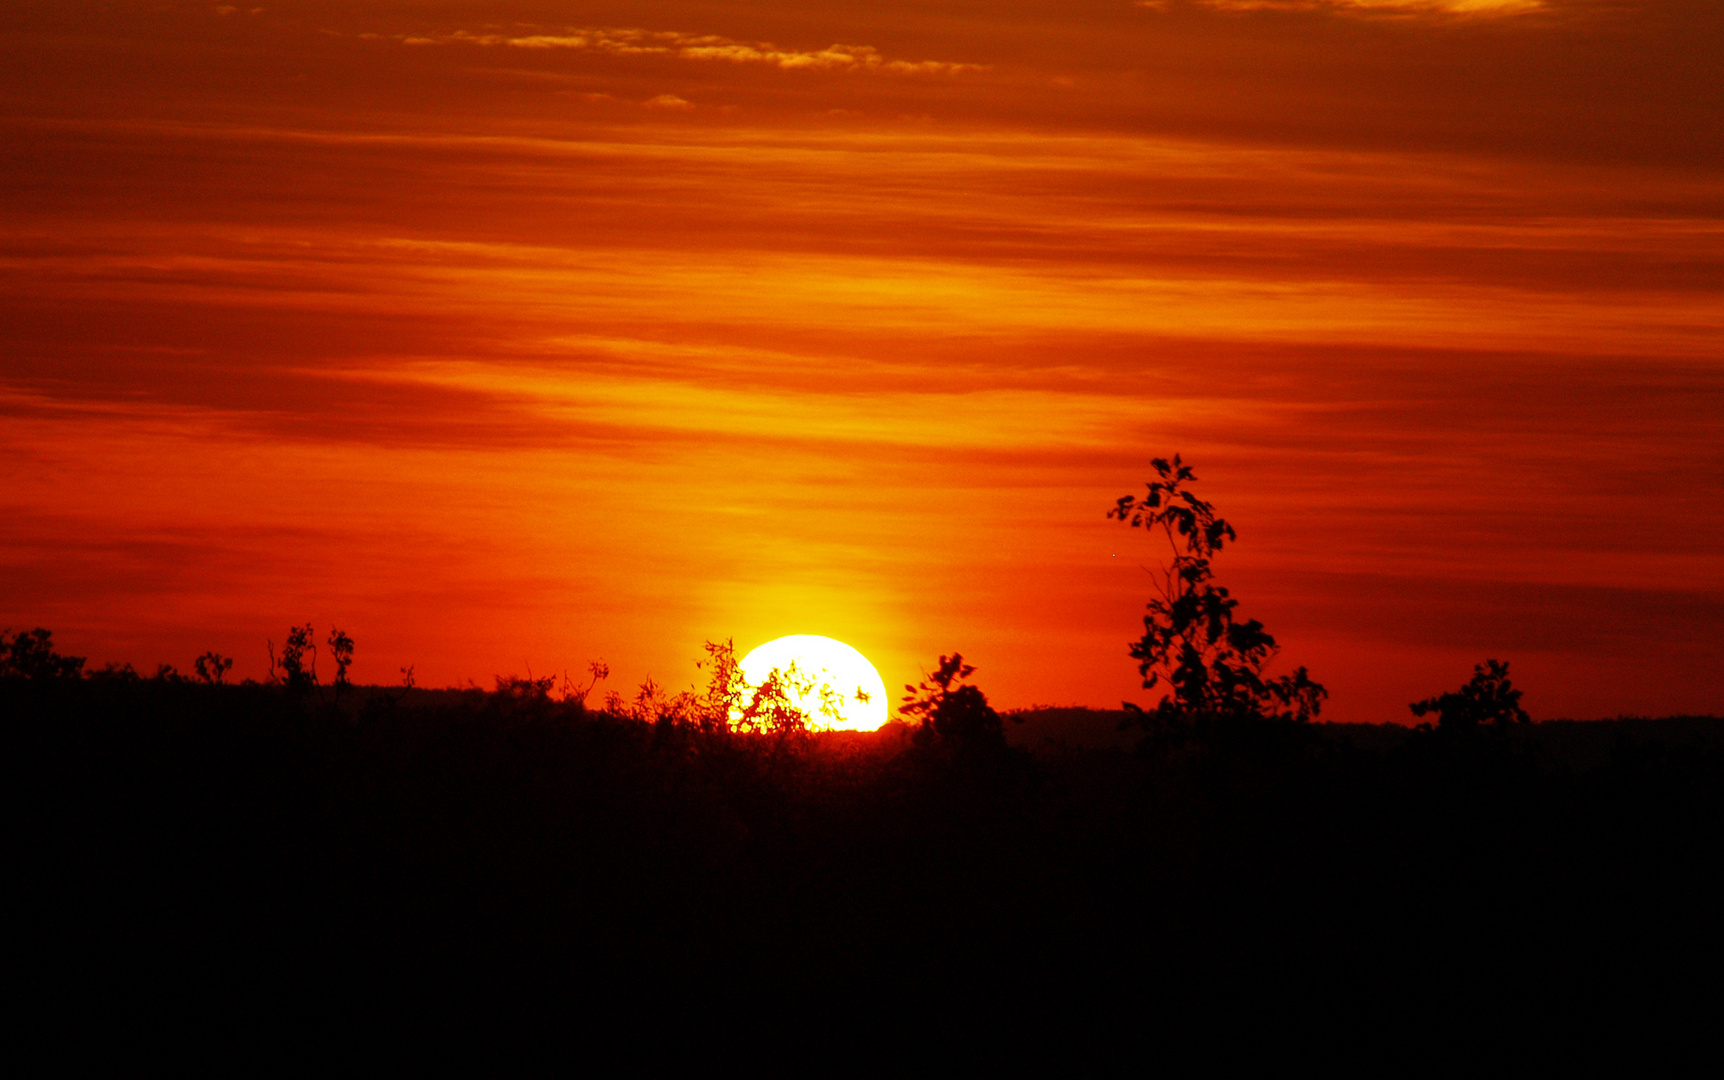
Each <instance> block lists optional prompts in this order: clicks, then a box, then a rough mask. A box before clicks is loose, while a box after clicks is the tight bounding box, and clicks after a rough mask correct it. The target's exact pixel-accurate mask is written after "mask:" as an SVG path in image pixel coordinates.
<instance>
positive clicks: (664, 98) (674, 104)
mask: <svg viewBox="0 0 1724 1080" xmlns="http://www.w3.org/2000/svg"><path fill="white" fill-rule="evenodd" d="M646 106H647V108H649V109H692V108H694V106H693V105H692V104H690V103H689V102H688V101H687V100H686V99H684V98H679V97H677V96H676V95H675V94H660V95H659V96H657V97H655V98H651V99H650V100H648V101H647V103H646Z"/></svg>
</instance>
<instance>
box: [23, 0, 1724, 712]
mask: <svg viewBox="0 0 1724 1080" xmlns="http://www.w3.org/2000/svg"><path fill="white" fill-rule="evenodd" d="M0 49H3V50H4V53H3V56H0V136H3V137H4V140H5V147H6V150H5V152H4V153H3V154H0V195H3V196H4V197H3V198H0V343H3V346H4V348H3V351H0V449H3V451H4V456H3V457H0V625H9V626H12V627H13V628H21V627H30V626H36V625H44V626H48V627H50V628H52V629H54V630H55V631H56V635H57V639H58V640H60V642H61V643H62V645H63V647H66V648H69V649H70V650H71V651H74V652H78V653H84V654H88V655H89V656H90V657H92V659H93V660H95V661H96V662H98V663H100V662H102V661H107V660H128V661H131V662H133V663H135V664H137V665H138V666H139V667H140V668H143V669H147V670H153V667H154V664H155V663H157V662H158V661H166V662H170V663H174V664H177V665H179V666H180V667H181V668H182V669H185V668H189V667H190V663H191V659H192V657H194V656H195V655H197V654H198V653H200V652H202V651H203V650H205V649H208V648H216V649H218V650H220V651H223V652H226V653H229V654H232V655H234V656H236V657H238V665H237V667H236V674H240V675H250V676H253V677H261V676H262V675H263V674H264V668H265V663H266V653H265V647H264V642H265V640H266V639H267V638H271V637H273V638H274V639H275V640H276V641H277V642H279V641H280V640H281V638H282V636H283V633H284V631H285V629H286V627H287V625H288V624H289V623H290V622H303V621H307V620H309V621H312V622H314V623H316V624H317V625H318V627H319V629H320V632H323V631H327V628H328V626H329V625H330V624H331V623H335V624H338V625H340V626H342V627H343V628H344V629H346V630H347V631H348V632H349V633H351V634H352V635H353V637H354V638H356V639H357V641H358V643H359V648H358V654H357V660H356V665H355V674H356V676H357V677H358V678H359V679H362V680H367V681H381V682H391V681H394V680H395V679H396V678H397V671H398V669H399V668H400V667H401V666H403V665H406V664H409V663H411V664H415V665H417V674H418V678H419V681H420V682H421V684H428V685H439V684H447V683H453V682H460V681H463V680H466V679H468V678H472V679H474V680H477V681H479V682H480V683H481V684H488V683H489V680H490V677H491V676H492V675H494V674H499V673H521V672H524V671H526V670H527V669H528V667H529V666H530V667H531V670H532V671H533V672H535V673H541V674H542V673H548V672H560V671H561V670H562V669H563V668H565V667H567V668H569V669H570V670H571V671H577V670H579V669H581V668H583V667H584V666H585V662H586V661H587V660H588V659H590V658H598V657H603V658H605V659H607V660H608V661H610V663H611V665H612V668H613V670H614V671H615V672H616V676H615V678H614V682H615V683H617V684H618V686H619V687H620V688H623V689H625V690H626V689H628V688H629V687H631V686H632V685H633V684H634V683H635V682H638V681H639V680H640V679H641V678H643V677H645V676H647V675H649V674H650V675H652V676H653V677H655V678H657V679H658V680H659V681H661V682H664V683H667V684H669V685H671V686H672V687H673V688H674V687H677V686H682V685H687V684H688V683H689V682H691V681H693V680H694V679H695V678H696V672H695V670H694V668H693V661H694V659H695V658H696V657H697V656H699V655H700V651H701V650H700V645H701V642H702V641H704V640H705V639H707V638H721V637H726V636H733V637H734V638H735V639H736V641H737V644H738V645H739V646H741V647H743V648H747V647H750V646H752V645H754V644H757V643H759V642H760V641H763V640H765V639H767V638H770V637H776V636H778V635H780V634H787V633H820V634H828V635H831V636H834V637H838V638H841V639H843V640H845V641H848V642H850V643H851V644H853V645H855V646H856V647H858V648H859V649H861V650H862V651H863V652H864V653H866V654H867V655H869V656H870V657H871V658H873V659H874V661H875V662H876V664H877V665H878V666H879V667H880V668H881V669H882V673H883V674H884V676H885V678H886V681H887V683H888V685H895V684H900V683H903V682H905V681H910V680H913V679H914V678H916V677H917V675H918V674H919V671H920V670H921V669H924V668H927V667H929V666H931V665H932V664H933V662H934V660H935V658H936V657H937V655H938V654H940V653H942V652H950V651H951V650H953V649H958V650H961V651H962V652H963V653H964V654H965V656H966V658H968V659H970V660H972V661H973V662H974V663H976V664H977V666H978V668H979V670H978V675H977V679H978V681H979V683H980V684H981V685H982V687H983V688H984V689H985V690H987V691H988V692H989V694H990V696H991V697H992V698H993V699H994V700H995V702H996V703H998V704H1000V705H1004V706H1017V705H1027V704H1031V703H1036V702H1041V703H1056V704H1070V703H1083V704H1091V705H1097V706H1109V707H1115V706H1117V704H1118V702H1119V701H1120V700H1121V699H1122V698H1125V697H1132V698H1134V699H1135V700H1140V701H1147V697H1146V695H1145V694H1144V693H1143V692H1141V691H1139V690H1138V689H1137V677H1136V673H1135V670H1134V667H1133V664H1132V662H1131V661H1130V660H1129V659H1128V658H1127V656H1126V652H1125V649H1126V642H1127V641H1128V640H1130V639H1133V638H1135V637H1136V636H1137V633H1138V632H1139V629H1140V628H1139V624H1138V619H1139V617H1140V615H1141V611H1142V604H1143V602H1144V601H1145V600H1146V599H1147V598H1148V596H1149V595H1150V592H1149V590H1150V585H1149V579H1148V577H1147V575H1146V574H1145V573H1144V572H1143V570H1142V569H1141V567H1142V566H1143V565H1144V564H1146V563H1148V562H1150V561H1151V560H1152V559H1153V558H1154V555H1155V552H1154V550H1153V549H1152V548H1151V547H1149V545H1148V543H1147V539H1146V538H1145V537H1143V536H1142V535H1141V534H1138V535H1133V534H1132V533H1130V532H1128V531H1127V530H1125V529H1124V528H1122V527H1121V526H1120V525H1119V524H1118V523H1116V522H1110V521H1107V520H1106V519H1105V518H1104V516H1103V515H1104V513H1105V511H1106V510H1107V508H1108V507H1109V506H1111V505H1112V503H1113V501H1114V499H1116V498H1117V497H1118V496H1120V495H1123V494H1127V493H1132V492H1135V491H1138V490H1141V484H1142V482H1143V481H1144V480H1145V479H1146V478H1147V476H1148V474H1149V464H1148V462H1149V459H1150V458H1152V457H1155V456H1158V455H1170V454H1172V453H1173V452H1175V451H1178V452H1180V453H1183V454H1184V455H1185V456H1186V457H1187V459H1189V460H1191V461H1193V462H1194V463H1195V464H1196V465H1197V470H1198V475H1199V476H1200V477H1201V478H1202V480H1203V483H1202V485H1201V486H1200V488H1199V490H1200V491H1201V490H1204V489H1207V491H1208V494H1209V497H1210V498H1212V499H1213V500H1214V501H1215V502H1216V504H1217V505H1218V507H1219V509H1220V510H1221V512H1222V513H1223V514H1224V515H1225V516H1226V517H1228V518H1229V519H1230V520H1231V521H1232V522H1233V523H1234V524H1235V526H1236V527H1237V528H1238V530H1239V534H1240V541H1239V544H1238V545H1237V547H1236V548H1232V549H1230V550H1229V551H1228V552H1226V553H1225V554H1224V555H1223V556H1222V559H1221V561H1220V562H1219V563H1218V570H1219V574H1220V577H1221V579H1222V581H1223V583H1224V584H1228V585H1230V586H1232V587H1233V589H1234V590H1235V593H1236V595H1238V596H1240V597H1241V598H1242V600H1243V604H1242V613H1243V614H1245V615H1248V616H1254V617H1257V618H1261V619H1262V620H1263V621H1264V622H1265V623H1266V624H1267V625H1268V627H1269V629H1270V630H1271V631H1272V632H1274V633H1275V634H1276V635H1277V636H1278V638H1279V639H1280V640H1281V642H1282V644H1283V646H1284V651H1283V654H1282V658H1281V660H1280V661H1279V663H1280V665H1281V667H1282V668H1283V669H1284V668H1285V667H1288V666H1291V665H1293V664H1300V663H1303V664H1306V665H1308V666H1309V667H1310V668H1311V670H1312V674H1313V675H1314V677H1316V678H1317V679H1319V680H1320V681H1322V682H1325V683H1326V684H1327V685H1328V686H1329V688H1330V690H1331V693H1332V698H1331V702H1330V705H1329V708H1328V709H1327V710H1326V712H1325V716H1329V717H1333V718H1336V719H1348V720H1381V719H1400V720H1405V719H1408V716H1407V713H1406V709H1405V703H1406V702H1407V701H1409V700H1412V699H1414V698H1417V697H1423V696H1426V695H1428V694H1431V693H1434V692H1437V691H1440V690H1443V689H1449V688H1452V687H1454V686H1456V685H1458V684H1459V683H1461V682H1463V681H1465V679H1466V677H1467V676H1468V675H1469V674H1470V671H1471V665H1472V664H1473V663H1475V662H1476V661H1478V660H1481V659H1483V658H1484V657H1486V656H1493V657H1500V658H1504V659H1507V660H1509V661H1510V662H1511V663H1512V665H1513V672H1514V674H1515V675H1516V676H1517V682H1518V683H1519V684H1520V685H1522V686H1523V687H1524V688H1525V689H1526V690H1527V698H1526V704H1527V705H1528V707H1529V708H1530V709H1531V711H1532V712H1533V713H1534V715H1535V716H1539V717H1548V716H1563V715H1568V716H1596V715H1606V714H1613V713H1616V712H1620V711H1637V712H1651V713H1658V712H1672V711H1683V710H1688V711H1711V712H1716V711H1720V710H1721V709H1724V635H1721V633H1720V631H1721V630H1724V14H1721V9H1720V6H1719V5H1718V4H1717V3H1716V2H1715V0H1672V2H1645V3H1639V2H1634V0H1622V2H1616V0H1609V2H1606V0H1581V2H1568V0H1547V2H1544V3H1532V2H1527V3H1518V2H1517V3H1496V2H1488V0H1440V2H1439V0H1432V2H1428V3H1421V2H1389V0H1347V2H1343V0H1309V2H1305V0H1286V2H1281V0H1273V2H1255V0H1252V2H1233V0H1217V2H1211V3H1203V2H1186V0H1167V2H1166V3H1162V4H1154V3H1138V4H1133V3H1129V2H1108V3H1099V2H1096V3H1087V2H1072V0H1061V2H1059V3H1052V2H1049V3H1018V4H990V3H982V2H975V0H966V2H959V0H935V2H927V0H919V2H916V3H902V4H900V3H889V2H888V3H880V2H870V3H867V4H855V5H853V6H852V7H851V9H850V10H848V11H842V10H838V9H836V8H835V6H833V5H807V4H789V3H783V2H775V3H756V4H721V3H676V2H670V3H653V4H641V3H609V4H582V3H567V2H564V3H555V4H552V3H543V2H536V0H499V2H493V3H468V2H447V3H443V2H430V0H424V2H398V3H383V2H367V3H358V2H355V0H328V2H292V0H287V2H276V0H264V3H263V6H261V7H252V6H236V7H229V6H225V5H222V6H212V5H209V4H193V3H180V2H171V0H168V2H149V3H127V2H120V0H114V2H104V3H65V2H55V3H39V2H36V0H22V2H20V0H13V2H12V3H10V4H8V15H7V18H6V20H5V24H4V26H3V27H0Z"/></svg>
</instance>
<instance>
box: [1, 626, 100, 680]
mask: <svg viewBox="0 0 1724 1080" xmlns="http://www.w3.org/2000/svg"><path fill="white" fill-rule="evenodd" d="M83 671H84V658H83V657H82V656H61V655H60V654H59V653H57V652H55V651H54V634H53V631H51V630H44V629H42V628H41V627H40V626H38V627H37V628H36V629H34V630H21V631H19V632H18V633H16V634H10V632H9V631H0V678H13V679H76V678H77V677H78V676H79V675H81V674H82V673H83Z"/></svg>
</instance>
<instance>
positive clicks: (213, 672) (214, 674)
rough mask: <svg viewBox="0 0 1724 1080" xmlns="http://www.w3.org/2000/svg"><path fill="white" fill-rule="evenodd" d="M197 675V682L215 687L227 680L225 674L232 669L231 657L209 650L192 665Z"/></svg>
mask: <svg viewBox="0 0 1724 1080" xmlns="http://www.w3.org/2000/svg"><path fill="white" fill-rule="evenodd" d="M194 666H195V667H196V669H197V673H198V681H199V682H203V683H209V684H211V685H215V684H218V683H222V682H225V681H226V680H227V673H228V671H229V670H231V669H232V668H233V657H231V656H223V655H222V654H221V653H218V652H216V651H215V650H214V649H211V650H210V651H209V652H206V653H204V654H203V655H202V656H200V657H198V658H197V661H196V662H195V665H194Z"/></svg>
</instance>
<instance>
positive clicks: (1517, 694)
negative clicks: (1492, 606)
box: [1407, 660, 1532, 731]
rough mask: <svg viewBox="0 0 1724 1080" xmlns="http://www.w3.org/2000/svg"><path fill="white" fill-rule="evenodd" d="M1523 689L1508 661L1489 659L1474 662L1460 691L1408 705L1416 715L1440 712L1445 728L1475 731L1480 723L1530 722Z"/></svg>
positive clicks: (1498, 725) (1439, 719)
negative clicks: (1513, 678)
mask: <svg viewBox="0 0 1724 1080" xmlns="http://www.w3.org/2000/svg"><path fill="white" fill-rule="evenodd" d="M1520 698H1521V691H1519V690H1516V689H1515V688H1514V683H1512V682H1510V681H1509V677H1508V661H1506V660H1486V661H1485V662H1484V663H1482V664H1474V665H1473V677H1472V680H1471V681H1469V682H1468V683H1467V684H1466V685H1465V686H1463V687H1461V688H1460V689H1459V690H1457V691H1453V692H1451V693H1447V694H1439V695H1438V696H1436V697H1430V698H1426V699H1425V700H1423V701H1415V702H1413V703H1412V704H1410V705H1408V706H1407V708H1409V709H1411V710H1412V711H1413V715H1414V716H1425V715H1427V714H1429V713H1433V712H1434V713H1436V714H1437V726H1438V727H1439V728H1443V729H1446V730H1460V731H1473V730H1477V728H1478V727H1479V725H1481V724H1490V725H1491V726H1492V727H1495V728H1497V729H1498V730H1502V729H1504V728H1507V727H1508V726H1509V725H1511V724H1525V723H1530V722H1531V719H1532V718H1531V717H1529V716H1528V715H1527V713H1526V710H1525V709H1523V708H1521V707H1520Z"/></svg>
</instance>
